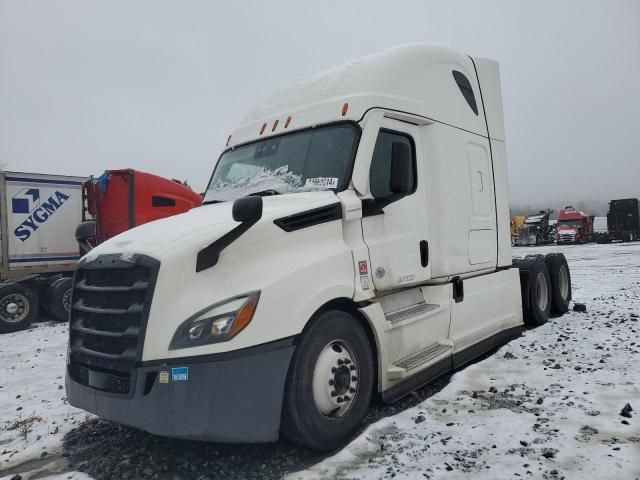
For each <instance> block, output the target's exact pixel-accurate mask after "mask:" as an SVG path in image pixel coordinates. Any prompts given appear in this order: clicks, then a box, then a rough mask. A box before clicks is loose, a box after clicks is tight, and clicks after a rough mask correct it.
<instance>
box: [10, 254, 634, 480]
mask: <svg viewBox="0 0 640 480" xmlns="http://www.w3.org/2000/svg"><path fill="white" fill-rule="evenodd" d="M547 251H549V252H557V251H562V252H564V253H565V254H566V255H567V258H568V260H569V265H570V268H571V272H572V283H573V292H574V295H573V296H574V300H575V301H577V302H584V303H586V305H587V313H574V312H572V313H569V314H567V315H565V316H563V317H561V318H557V319H553V320H552V321H550V322H549V323H548V324H547V325H545V326H543V327H540V328H538V329H536V330H529V331H527V332H526V333H525V335H524V336H523V337H522V338H520V339H516V340H514V341H512V342H511V343H510V344H508V345H507V346H505V347H503V348H501V349H500V350H499V351H498V352H497V353H496V354H494V355H492V356H490V357H489V358H486V359H485V360H483V361H481V362H478V363H476V364H474V365H471V366H469V367H467V368H465V369H463V370H461V371H460V372H458V373H456V374H455V375H454V376H453V377H452V379H451V382H450V384H449V385H448V386H446V387H445V388H444V389H443V390H442V391H440V392H439V393H437V394H435V395H433V396H432V397H431V398H429V399H427V400H426V401H425V402H423V403H421V404H419V405H418V406H416V407H413V408H410V409H407V410H405V411H403V412H402V413H400V414H398V415H395V416H392V417H387V418H385V419H383V420H380V421H378V422H377V423H374V424H372V425H371V426H370V427H369V428H367V429H366V430H365V431H364V432H363V434H362V435H360V436H359V437H358V438H357V439H355V440H354V441H353V442H352V443H351V444H349V445H348V446H346V447H345V448H344V449H343V450H342V451H340V452H339V453H337V454H336V455H334V456H332V457H330V458H327V459H326V460H324V461H322V462H321V463H319V464H316V465H315V466H313V467H311V468H310V469H308V470H306V471H302V472H298V473H294V474H290V475H289V478H291V479H297V478H302V479H320V478H354V479H356V478H367V479H369V478H371V479H377V478H392V477H393V478H447V479H455V478H474V479H476V478H478V479H482V478H486V479H502V478H549V479H555V478H557V479H560V478H563V477H564V478H566V479H583V478H589V479H601V478H607V479H609V478H612V479H613V478H615V479H638V478H640V319H639V318H638V314H640V244H639V243H636V244H627V245H588V246H566V247H555V246H550V247H544V248H522V249H516V250H515V254H520V255H526V254H530V253H546V252H547ZM66 340H67V327H66V325H64V324H59V323H53V322H42V323H38V324H34V327H33V328H32V329H30V330H28V331H24V332H18V333H14V334H7V335H0V364H1V365H2V370H1V371H2V375H0V478H1V479H3V480H4V479H11V478H12V477H13V476H14V475H15V474H18V473H19V474H21V475H22V478H23V479H25V480H26V479H28V478H32V476H34V475H35V476H38V478H41V476H42V475H43V474H45V472H50V473H55V472H64V471H66V470H67V469H69V468H70V467H69V466H68V464H67V462H66V458H65V456H64V455H63V454H64V453H65V452H64V451H63V443H62V439H63V436H64V434H65V433H67V432H69V431H70V430H72V429H74V428H76V427H77V426H79V425H80V424H82V423H84V422H86V421H87V420H89V418H90V417H89V416H88V415H86V413H85V412H82V411H80V410H77V409H75V408H72V407H70V406H69V405H68V404H67V402H66V399H65V391H64V388H63V385H64V363H65V356H66ZM636 382H638V383H636ZM626 403H629V404H630V405H631V406H632V407H633V409H634V410H633V411H632V412H631V413H630V415H631V417H630V418H627V417H623V416H621V415H620V413H621V410H622V409H623V407H624V406H625V404H626ZM92 425H93V424H92V423H91V422H89V423H88V424H86V423H85V425H84V426H83V429H85V430H91V429H92V428H94V427H93V426H92ZM96 429H97V427H96ZM93 437H95V438H92V439H91V441H92V442H100V441H101V438H99V435H94V436H93ZM148 438H153V437H151V436H148ZM168 445H171V444H168ZM216 448H217V447H216ZM274 448H275V447H274ZM277 448H279V449H281V446H280V447H277ZM44 452H46V453H44ZM231 458H233V457H231ZM119 460H121V459H119ZM246 461H251V459H246ZM261 462H262V460H261ZM256 468H258V467H256ZM299 468H300V467H299ZM199 473H201V472H194V475H193V478H197V477H198V475H199ZM230 473H231V472H230ZM229 476H230V477H232V475H229ZM264 476H265V475H262V474H261V473H260V472H258V471H256V475H255V478H262V477H264ZM55 478H56V479H67V478H72V479H74V480H84V479H87V478H89V477H87V476H85V475H83V474H77V473H64V474H63V475H60V476H58V477H55ZM105 478H106V477H105ZM114 478H115V477H114ZM160 478H164V477H160ZM167 478H191V476H182V475H180V476H171V477H167ZM201 478H204V477H201ZM207 478H212V477H208V476H207Z"/></svg>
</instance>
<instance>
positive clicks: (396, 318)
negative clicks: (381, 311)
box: [385, 302, 440, 324]
mask: <svg viewBox="0 0 640 480" xmlns="http://www.w3.org/2000/svg"><path fill="white" fill-rule="evenodd" d="M439 306H440V305H434V304H431V303H425V302H422V303H418V304H415V305H409V306H408V307H405V308H402V309H400V310H394V311H393V312H389V313H386V314H385V319H386V320H387V322H389V323H391V324H395V323H398V322H402V321H403V320H408V319H409V318H413V317H419V316H422V315H424V314H426V313H428V312H430V311H431V310H435V309H436V308H438V307H439Z"/></svg>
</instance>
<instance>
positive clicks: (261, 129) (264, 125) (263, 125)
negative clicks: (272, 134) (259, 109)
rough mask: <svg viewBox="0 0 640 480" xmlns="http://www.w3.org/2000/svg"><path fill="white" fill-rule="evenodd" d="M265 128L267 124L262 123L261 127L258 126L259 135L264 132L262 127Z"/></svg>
mask: <svg viewBox="0 0 640 480" xmlns="http://www.w3.org/2000/svg"><path fill="white" fill-rule="evenodd" d="M265 128H267V124H266V123H263V124H262V127H260V135H262V134H263V133H264V129H265Z"/></svg>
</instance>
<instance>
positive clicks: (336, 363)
mask: <svg viewBox="0 0 640 480" xmlns="http://www.w3.org/2000/svg"><path fill="white" fill-rule="evenodd" d="M373 364H374V363H373V355H372V351H371V346H370V345H369V340H368V338H367V334H366V333H365V331H364V329H363V328H362V327H361V326H360V324H359V323H358V322H357V320H356V319H354V318H353V317H352V316H351V315H349V314H348V313H345V312H342V311H336V310H333V311H328V312H325V313H322V314H321V315H319V316H318V318H316V319H315V320H314V321H313V323H312V324H311V325H310V327H309V328H308V330H307V331H305V332H304V333H303V335H302V337H301V340H300V342H299V343H298V345H297V347H296V352H295V354H294V357H293V360H292V365H291V367H290V370H289V374H288V377H287V386H286V391H285V399H284V407H283V412H282V433H283V434H284V436H285V437H286V438H288V439H289V440H291V441H292V442H295V443H297V444H299V445H302V446H305V447H310V448H313V449H316V450H332V449H335V448H337V447H339V446H340V445H342V444H343V443H344V442H345V441H347V440H348V439H349V438H350V437H351V436H352V435H353V434H354V433H355V432H356V431H357V430H358V427H359V426H360V424H361V422H362V419H363V418H364V415H365V413H366V411H367V408H368V407H369V402H370V399H371V395H372V392H373V381H374V380H373V379H374V374H373V372H374V370H373Z"/></svg>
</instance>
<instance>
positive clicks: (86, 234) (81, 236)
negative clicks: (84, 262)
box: [76, 220, 97, 255]
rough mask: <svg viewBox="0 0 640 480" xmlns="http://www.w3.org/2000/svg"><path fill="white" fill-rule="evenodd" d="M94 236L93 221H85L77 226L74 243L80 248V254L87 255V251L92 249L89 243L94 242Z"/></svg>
mask: <svg viewBox="0 0 640 480" xmlns="http://www.w3.org/2000/svg"><path fill="white" fill-rule="evenodd" d="M96 235H97V232H96V221H95V220H87V221H86V222H82V223H80V224H78V226H77V227H76V241H77V242H78V245H79V246H80V253H81V254H82V255H85V254H87V253H89V250H91V249H92V248H93V245H91V241H92V240H93V241H95V238H96Z"/></svg>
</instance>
